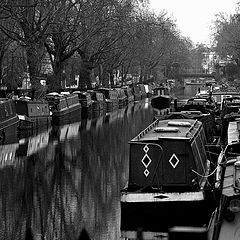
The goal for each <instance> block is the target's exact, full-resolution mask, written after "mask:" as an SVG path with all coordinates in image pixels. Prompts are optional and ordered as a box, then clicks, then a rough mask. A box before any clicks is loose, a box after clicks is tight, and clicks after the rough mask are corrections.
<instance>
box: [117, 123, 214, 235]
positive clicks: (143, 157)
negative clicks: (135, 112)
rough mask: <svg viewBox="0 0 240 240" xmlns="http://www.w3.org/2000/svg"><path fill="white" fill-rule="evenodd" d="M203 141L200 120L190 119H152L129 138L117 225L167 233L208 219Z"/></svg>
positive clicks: (209, 208) (209, 204) (207, 166)
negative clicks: (127, 176) (127, 160)
mask: <svg viewBox="0 0 240 240" xmlns="http://www.w3.org/2000/svg"><path fill="white" fill-rule="evenodd" d="M205 143H206V139H205V136H204V129H203V124H202V123H201V122H200V121H198V120H194V119H170V120H159V119H157V120H155V121H154V122H153V123H152V124H150V125H149V126H148V127H147V128H146V129H144V130H143V131H142V132H141V133H140V134H138V135H137V136H136V137H135V138H133V139H132V140H131V141H130V142H129V144H130V154H129V157H130V158H129V179H128V183H127V186H126V187H125V188H124V189H123V190H122V191H121V192H122V195H121V229H124V230H130V229H129V226H131V227H132V228H135V227H136V226H138V227H142V228H143V229H144V230H154V228H156V227H157V228H158V229H159V228H161V230H162V231H167V230H168V228H169V227H172V226H176V225H178V226H179V225H181V226H196V227H198V226H203V225H204V224H206V223H207V222H208V221H209V218H210V216H211V214H212V209H213V205H214V201H213V198H212V197H213V196H212V192H211V191H210V189H211V188H212V184H210V182H209V181H208V179H207V176H208V175H209V174H211V173H210V161H209V160H208V159H207V154H206V150H205ZM146 219H147V221H146ZM156 219H157V221H156Z"/></svg>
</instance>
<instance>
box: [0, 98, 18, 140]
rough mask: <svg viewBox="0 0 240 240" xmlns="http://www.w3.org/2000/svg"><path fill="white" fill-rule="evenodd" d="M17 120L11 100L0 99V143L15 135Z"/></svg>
mask: <svg viewBox="0 0 240 240" xmlns="http://www.w3.org/2000/svg"><path fill="white" fill-rule="evenodd" d="M18 124H19V118H18V115H17V113H16V107H15V104H14V101H13V100H12V99H7V98H0V143H2V142H5V141H6V140H7V139H8V138H10V137H11V136H12V135H14V134H16V132H17V128H18Z"/></svg>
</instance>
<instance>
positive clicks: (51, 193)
mask: <svg viewBox="0 0 240 240" xmlns="http://www.w3.org/2000/svg"><path fill="white" fill-rule="evenodd" d="M130 110H131V109H130ZM151 120H152V114H151V112H150V110H149V109H147V110H143V111H140V110H139V111H138V112H134V111H130V114H129V112H128V115H127V114H125V115H124V116H123V118H121V119H115V120H114V121H112V122H111V121H110V122H109V123H108V124H103V125H102V126H101V127H98V128H91V129H90V130H89V131H86V130H85V131H84V130H83V129H81V132H80V133H79V135H78V136H77V137H74V138H72V139H65V140H64V139H63V141H61V142H58V141H57V138H56V136H55V138H54V140H53V138H50V139H52V141H51V142H50V143H49V144H48V146H47V147H46V148H45V149H43V150H41V151H39V152H38V153H36V154H34V155H33V156H31V157H29V158H28V159H27V158H24V159H21V161H22V163H21V164H19V165H18V167H9V168H4V169H3V170H2V174H1V175H0V180H1V185H0V186H1V196H0V197H1V202H0V203H1V206H0V207H1V212H0V214H1V219H2V221H1V223H0V238H1V239H24V236H25V233H26V228H28V229H29V228H31V229H32V232H33V235H34V237H35V239H41V240H43V239H44V240H45V239H77V237H78V236H79V234H80V231H81V229H82V228H84V227H85V228H86V229H87V231H88V232H89V233H90V236H91V237H92V238H93V239H99V240H100V239H118V238H119V236H120V233H119V230H120V226H119V224H120V223H119V222H120V202H119V200H120V189H121V188H122V187H123V186H124V185H125V183H126V181H127V178H128V144H127V142H128V141H129V140H130V139H131V138H132V137H134V136H135V135H136V134H137V133H138V132H139V131H140V130H142V129H143V128H144V127H146V126H147V125H148V124H149V123H150V122H151ZM54 134H55V133H54Z"/></svg>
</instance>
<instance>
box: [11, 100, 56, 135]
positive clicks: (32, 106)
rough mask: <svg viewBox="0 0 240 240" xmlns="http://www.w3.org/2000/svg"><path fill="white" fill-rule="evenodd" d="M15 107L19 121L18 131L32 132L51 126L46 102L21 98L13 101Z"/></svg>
mask: <svg viewBox="0 0 240 240" xmlns="http://www.w3.org/2000/svg"><path fill="white" fill-rule="evenodd" d="M15 105H16V111H17V114H18V117H19V119H20V124H19V129H20V130H34V129H40V128H42V127H47V126H49V125H51V119H52V118H51V115H50V109H49V105H48V102H47V101H44V100H42V101H37V100H34V101H32V100H31V99H26V98H23V99H18V100H15Z"/></svg>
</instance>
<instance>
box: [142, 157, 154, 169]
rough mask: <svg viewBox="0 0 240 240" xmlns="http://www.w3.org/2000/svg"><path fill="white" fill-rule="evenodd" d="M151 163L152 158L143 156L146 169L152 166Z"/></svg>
mask: <svg viewBox="0 0 240 240" xmlns="http://www.w3.org/2000/svg"><path fill="white" fill-rule="evenodd" d="M146 158H147V160H148V162H147V163H146ZM151 162H152V160H151V158H150V157H149V156H148V155H147V154H145V155H144V156H143V159H142V164H143V165H144V167H145V168H148V166H149V165H150V163H151Z"/></svg>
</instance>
